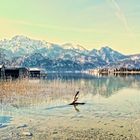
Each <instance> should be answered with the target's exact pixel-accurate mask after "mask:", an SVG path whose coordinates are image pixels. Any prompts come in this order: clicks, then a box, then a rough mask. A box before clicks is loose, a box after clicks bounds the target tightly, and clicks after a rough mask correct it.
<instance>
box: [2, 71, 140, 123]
mask: <svg viewBox="0 0 140 140" xmlns="http://www.w3.org/2000/svg"><path fill="white" fill-rule="evenodd" d="M13 82H15V81H13ZM18 82H19V83H20V81H16V82H15V83H16V85H18ZM27 82H28V85H30V84H32V86H34V89H35V90H34V91H33V90H31V91H30V89H31V88H32V86H31V88H29V89H27V91H26V85H25V92H27V94H26V95H18V92H20V91H19V89H18V90H17V87H16V88H14V86H13V87H12V89H13V90H11V91H8V92H11V94H12V96H10V97H6V98H4V99H3V100H2V99H1V100H2V101H1V111H0V116H1V117H2V116H4V117H5V115H7V116H12V117H14V116H18V115H20V116H21V115H23V116H32V117H33V116H34V117H37V116H38V117H39V116H41V117H45V118H46V117H57V118H58V117H62V118H66V117H67V118H72V119H75V118H80V119H85V120H89V119H92V118H93V117H97V118H103V117H104V118H139V116H140V75H118V76H111V75H109V76H91V75H86V74H56V73H53V74H48V77H47V78H46V79H45V80H37V79H32V80H28V81H27ZM8 84H9V83H8ZM2 88H3V86H2V83H1V91H3V92H4V90H2ZM28 91H29V92H30V93H29V94H28ZM76 91H80V94H79V99H78V102H85V103H86V104H85V105H78V106H70V105H68V104H69V103H70V102H72V101H73V97H74V95H75V93H76ZM34 92H36V94H35V95H34ZM5 94H6V93H5ZM34 96H35V97H34ZM7 98H8V99H7ZM2 120H4V121H5V119H2V118H0V123H2Z"/></svg>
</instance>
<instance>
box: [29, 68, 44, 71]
mask: <svg viewBox="0 0 140 140" xmlns="http://www.w3.org/2000/svg"><path fill="white" fill-rule="evenodd" d="M29 71H41V69H40V68H29Z"/></svg>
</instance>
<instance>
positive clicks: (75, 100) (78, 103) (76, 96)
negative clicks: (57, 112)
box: [69, 91, 85, 105]
mask: <svg viewBox="0 0 140 140" xmlns="http://www.w3.org/2000/svg"><path fill="white" fill-rule="evenodd" d="M78 95H79V91H77V92H76V94H75V96H74V100H73V102H72V103H70V104H69V105H84V104H85V103H80V102H77V100H78Z"/></svg>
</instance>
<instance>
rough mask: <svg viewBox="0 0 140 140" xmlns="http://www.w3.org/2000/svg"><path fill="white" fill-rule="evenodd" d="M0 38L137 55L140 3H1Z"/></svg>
mask: <svg viewBox="0 0 140 140" xmlns="http://www.w3.org/2000/svg"><path fill="white" fill-rule="evenodd" d="M0 24H1V26H0V33H1V34H0V39H4V38H11V37H13V36H15V35H18V34H19V35H26V36H28V37H31V38H35V39H41V40H46V41H49V42H53V43H59V44H63V43H66V42H71V43H74V44H80V45H83V46H85V47H86V48H87V49H93V48H100V47H102V46H105V45H108V46H110V47H112V48H113V49H116V50H118V51H121V52H123V53H127V54H128V53H130V54H132V53H140V46H139V42H140V41H139V38H140V27H139V25H140V0H0Z"/></svg>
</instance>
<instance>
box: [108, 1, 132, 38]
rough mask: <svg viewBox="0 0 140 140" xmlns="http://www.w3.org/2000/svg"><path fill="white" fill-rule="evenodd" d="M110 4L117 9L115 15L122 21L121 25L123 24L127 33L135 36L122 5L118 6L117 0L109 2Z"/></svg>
mask: <svg viewBox="0 0 140 140" xmlns="http://www.w3.org/2000/svg"><path fill="white" fill-rule="evenodd" d="M108 2H110V3H111V4H112V6H113V7H114V8H115V15H116V16H117V18H118V19H119V20H120V21H121V23H122V24H123V26H124V28H125V30H126V32H127V33H128V34H129V35H130V36H133V33H132V31H131V28H130V26H129V23H128V21H127V18H126V16H125V14H124V12H123V10H122V9H121V7H120V5H119V4H118V2H117V1H116V0H108Z"/></svg>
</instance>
